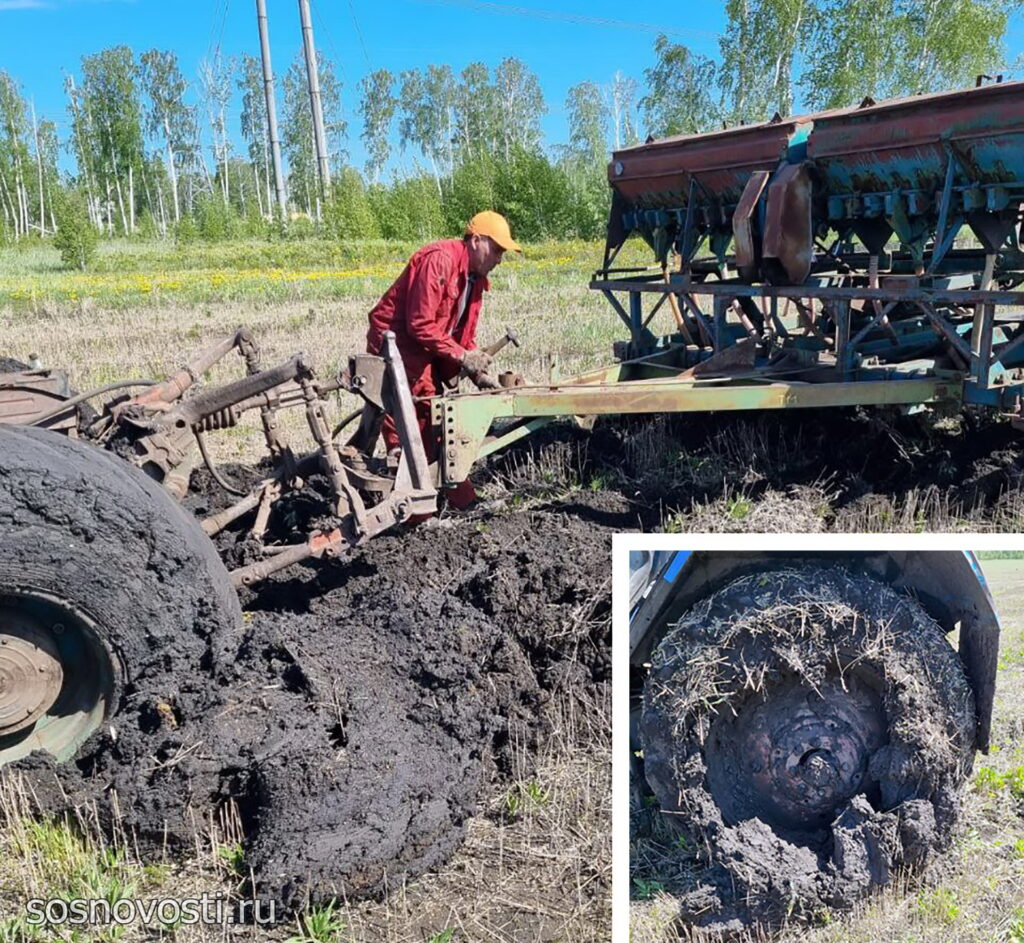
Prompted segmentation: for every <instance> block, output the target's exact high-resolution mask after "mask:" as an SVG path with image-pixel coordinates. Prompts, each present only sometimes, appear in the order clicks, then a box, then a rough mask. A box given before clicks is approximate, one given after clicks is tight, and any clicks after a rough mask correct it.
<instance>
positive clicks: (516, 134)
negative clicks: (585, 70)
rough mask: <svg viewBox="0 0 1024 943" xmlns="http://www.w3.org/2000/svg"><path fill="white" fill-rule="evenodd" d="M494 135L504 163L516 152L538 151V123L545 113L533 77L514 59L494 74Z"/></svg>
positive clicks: (525, 67)
mask: <svg viewBox="0 0 1024 943" xmlns="http://www.w3.org/2000/svg"><path fill="white" fill-rule="evenodd" d="M494 98H495V100H496V105H497V122H498V134H499V136H500V140H501V143H502V147H503V150H504V154H505V162H506V163H507V162H508V161H509V160H510V159H511V156H512V152H513V151H514V150H516V149H519V150H524V151H535V150H537V149H538V148H539V147H540V140H541V133H540V119H541V116H542V115H543V114H544V113H545V112H546V111H547V106H546V105H545V104H544V94H543V92H542V91H541V88H540V82H539V81H538V80H537V76H536V75H535V74H534V73H533V72H531V71H530V70H529V69H528V68H527V66H526V64H525V63H524V62H523V61H522V60H520V59H516V58H514V57H510V58H508V59H503V60H502V61H501V63H500V64H499V65H498V68H497V69H495V71H494Z"/></svg>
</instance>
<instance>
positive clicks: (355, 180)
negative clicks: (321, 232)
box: [324, 167, 380, 239]
mask: <svg viewBox="0 0 1024 943" xmlns="http://www.w3.org/2000/svg"><path fill="white" fill-rule="evenodd" d="M324 222H325V224H326V227H327V231H328V232H329V233H330V234H331V235H332V236H334V237H335V238H336V239H366V238H370V239H374V238H376V237H378V236H379V235H380V229H379V227H378V225H377V219H376V217H375V216H374V214H373V209H372V207H371V205H370V200H369V198H368V196H367V193H366V187H365V186H364V185H363V178H362V177H360V176H359V171H358V170H356V169H355V168H354V167H345V168H344V169H343V170H342V172H341V174H340V175H339V176H338V177H337V179H336V180H335V181H334V184H333V186H332V190H331V200H330V202H329V203H328V204H327V206H326V208H325V212H324Z"/></svg>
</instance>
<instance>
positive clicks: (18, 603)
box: [0, 595, 116, 766]
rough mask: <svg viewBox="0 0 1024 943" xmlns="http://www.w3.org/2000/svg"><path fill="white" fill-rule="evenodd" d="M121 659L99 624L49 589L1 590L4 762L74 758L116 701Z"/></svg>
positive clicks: (0, 742) (0, 736)
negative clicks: (37, 592)
mask: <svg viewBox="0 0 1024 943" xmlns="http://www.w3.org/2000/svg"><path fill="white" fill-rule="evenodd" d="M115 678H116V672H115V665H114V660H113V658H112V656H111V654H110V652H109V651H108V649H107V648H106V646H105V645H104V644H103V643H102V641H101V640H100V636H99V634H98V633H97V632H96V630H95V628H94V627H93V626H92V624H91V623H90V622H89V621H88V620H87V619H86V618H85V617H84V616H83V615H82V614H81V613H76V612H72V611H71V610H69V609H68V608H67V607H66V606H64V605H62V604H61V603H59V602H57V601H54V600H52V599H48V598H45V597H41V596H27V595H26V596H13V595H6V596H0V766H4V765H5V764H7V763H12V762H14V761H15V760H19V759H21V758H23V757H25V756H28V755H29V754H30V753H33V752H35V751H37V750H41V751H43V752H46V753H49V754H51V755H52V756H54V757H55V758H56V759H57V760H58V761H65V760H69V759H70V758H71V757H72V756H74V755H75V753H76V752H77V751H78V748H79V747H80V746H81V745H82V744H83V743H84V742H85V741H86V740H87V739H88V738H89V736H90V735H91V734H92V733H93V732H94V731H95V730H97V729H98V728H99V726H100V725H101V724H102V723H103V721H104V719H105V718H106V716H107V715H108V713H109V712H110V710H111V709H112V706H113V700H114V693H115Z"/></svg>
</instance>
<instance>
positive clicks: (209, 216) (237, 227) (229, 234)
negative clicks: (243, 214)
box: [194, 193, 242, 242]
mask: <svg viewBox="0 0 1024 943" xmlns="http://www.w3.org/2000/svg"><path fill="white" fill-rule="evenodd" d="M194 216H195V222H196V229H197V232H198V234H199V237H200V238H201V239H203V240H204V241H205V242H223V241H225V240H227V239H232V238H234V237H236V236H238V235H240V234H241V229H242V227H241V224H240V221H239V219H238V216H237V215H236V213H235V211H234V208H233V207H232V206H231V204H230V203H225V202H224V200H223V199H222V198H221V196H220V194H219V193H214V194H204V195H203V196H201V197H199V199H197V200H196V206H195V212H194Z"/></svg>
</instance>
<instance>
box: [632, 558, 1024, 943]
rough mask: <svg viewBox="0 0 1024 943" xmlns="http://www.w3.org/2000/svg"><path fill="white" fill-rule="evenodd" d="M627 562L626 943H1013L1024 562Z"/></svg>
mask: <svg viewBox="0 0 1024 943" xmlns="http://www.w3.org/2000/svg"><path fill="white" fill-rule="evenodd" d="M629 556H630V560H629V573H630V575H629V594H630V599H629V653H630V683H629V698H630V702H629V711H630V725H629V731H630V738H629V739H630V742H629V750H630V816H629V819H630V821H629V830H630V846H629V854H630V862H629V869H630V870H629V873H630V893H629V897H630V903H629V920H630V928H631V935H632V939H633V940H635V941H638V943H641V941H643V943H648V941H649V943H654V941H663V940H678V939H684V940H705V939H738V940H752V941H753V940H758V941H760V940H764V941H769V940H770V941H787V943H788V941H795V940H812V941H829V940H843V941H865V943H867V941H871V940H879V939H894V940H895V939H900V940H903V939H907V940H909V939H914V940H918V941H921V940H936V941H938V940H949V939H953V938H955V939H957V940H978V941H982V940H986V941H988V940H996V939H1003V940H1017V939H1022V938H1024V908H1022V906H1021V894H1020V888H1021V879H1022V875H1024V731H1022V727H1021V702H1022V691H1024V668H1022V666H1024V644H1022V642H1024V636H1022V629H1024V581H1022V577H1024V552H1020V553H1009V552H995V553H988V554H973V553H970V552H967V551H952V550H951V551H946V550H930V551H921V550H878V551H874V552H821V551H813V552H812V551H806V552H789V551H786V552H782V551H778V552H759V551H725V550H721V551H689V550H680V551H664V550H652V551H644V550H639V551H635V550H634V551H631V552H630V554H629ZM617 589H619V590H622V589H624V587H617ZM617 631H618V628H617Z"/></svg>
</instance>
